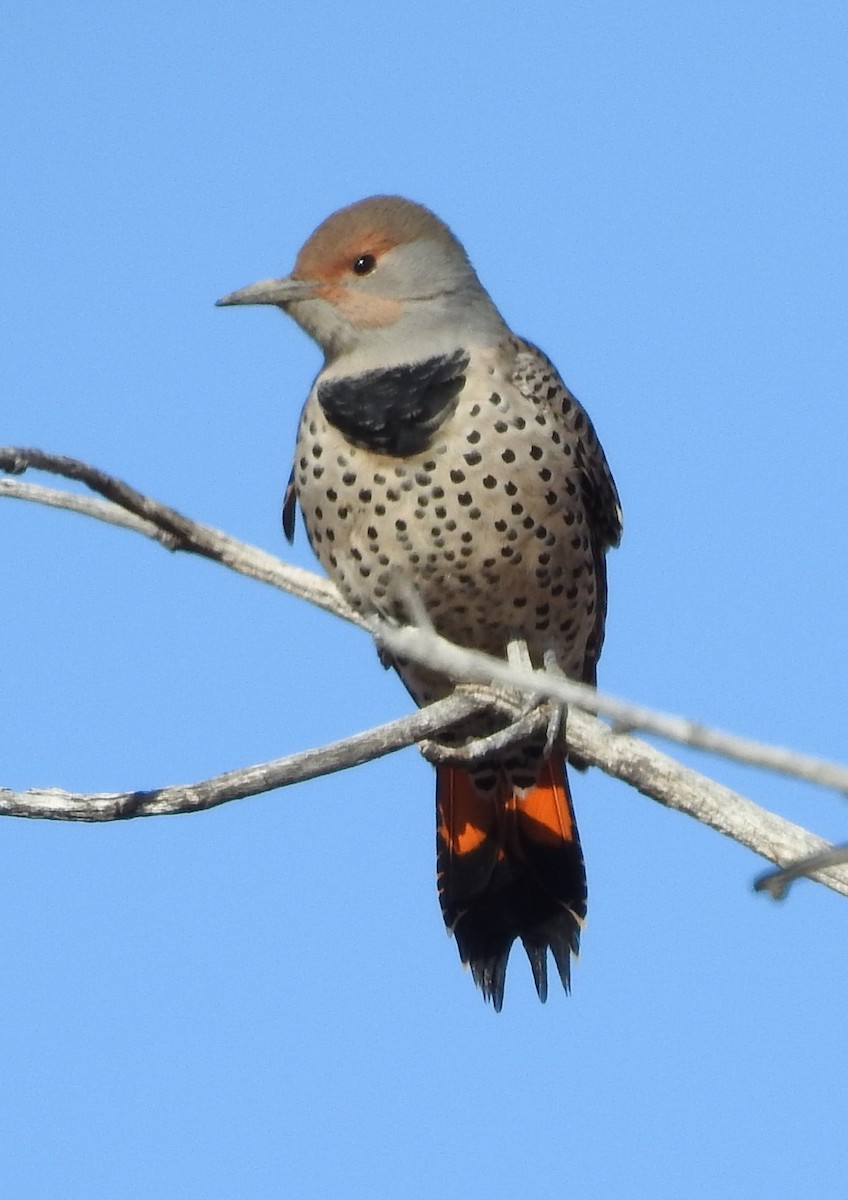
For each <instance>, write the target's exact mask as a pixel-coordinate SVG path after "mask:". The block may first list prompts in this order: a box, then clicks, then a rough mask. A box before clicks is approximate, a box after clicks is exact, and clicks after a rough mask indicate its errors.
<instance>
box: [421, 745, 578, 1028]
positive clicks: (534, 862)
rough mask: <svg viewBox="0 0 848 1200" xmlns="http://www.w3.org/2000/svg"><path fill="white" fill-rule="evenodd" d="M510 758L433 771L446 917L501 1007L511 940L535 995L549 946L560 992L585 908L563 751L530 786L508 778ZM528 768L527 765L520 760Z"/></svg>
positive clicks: (542, 990) (536, 769)
mask: <svg viewBox="0 0 848 1200" xmlns="http://www.w3.org/2000/svg"><path fill="white" fill-rule="evenodd" d="M515 762H516V760H514V759H508V760H506V762H504V763H482V764H479V765H478V766H476V767H474V768H473V769H471V770H469V769H467V768H463V767H448V766H442V767H439V768H438V769H437V775H436V805H437V816H438V829H437V838H436V841H437V864H438V865H437V869H438V884H439V900H440V902H441V906H442V912H443V914H444V918H445V923H446V925H447V926H448V929H449V930H450V931H451V932H452V933H453V934H454V936H455V938H456V942H457V947H458V949H459V953H460V957H461V958H462V961H463V962H464V963H468V964H469V965H470V967H471V972H472V974H473V976H474V982H475V983H476V984H477V985H478V987H479V988H480V989H481V990H482V992H483V994H484V996H485V997H486V999H487V1000H491V1001H492V1003H493V1004H494V1007H495V1008H496V1009H497V1010H498V1011H500V1009H501V1006H502V1004H503V992H504V980H505V977H506V966H507V960H508V958H509V952H510V949H511V947H512V943H513V942H514V941H515V939H516V938H517V937H520V938H521V940H522V942H523V943H524V948H525V950H526V952H527V956H528V958H529V959H530V965H531V967H532V970H533V979H534V982H535V984H536V991H537V992H538V994H539V998H540V1000H542V1001H544V1000H545V999H546V997H547V990H548V982H547V955H548V948H550V949H551V951H552V953H553V956H554V960H555V962H556V965H557V969H558V971H559V976H560V979H561V980H562V983H563V986H564V987H565V989H566V991H568V988H569V978H570V956H571V955H572V954H576V953H577V950H578V945H579V940H580V926H581V924H582V921H583V918H584V917H585V915H586V874H585V870H584V867H583V854H582V851H581V849H580V838H579V835H578V832H577V825H576V823H575V820H574V810H573V808H572V804H571V795H570V792H569V788H568V781H567V779H566V774H565V761H564V758H563V756H562V754H560V753H558V752H554V754H552V755H551V756H550V758H548V759H546V760H545V761H543V762H542V763H541V766H539V765H538V756H536V758H535V761H533V774H534V775H535V776H536V782H535V785H534V786H531V787H529V788H521V787H518V786H516V785H515V784H514V783H513V781H512V775H511V771H510V768H512V767H513V766H514V764H515ZM518 765H519V766H521V767H523V769H524V773H525V775H526V769H527V764H526V763H521V762H519V764H518Z"/></svg>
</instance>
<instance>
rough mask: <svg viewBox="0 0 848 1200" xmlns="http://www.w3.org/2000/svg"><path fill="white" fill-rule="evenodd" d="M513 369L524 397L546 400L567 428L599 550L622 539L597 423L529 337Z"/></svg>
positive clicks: (521, 344) (615, 491)
mask: <svg viewBox="0 0 848 1200" xmlns="http://www.w3.org/2000/svg"><path fill="white" fill-rule="evenodd" d="M517 346H518V352H517V354H516V358H515V366H514V370H513V382H514V383H515V386H516V387H517V388H518V389H519V391H521V392H522V393H523V394H524V395H525V396H527V397H528V399H531V400H533V401H535V402H542V403H545V404H546V405H547V406H548V408H549V409H550V411H551V412H552V413H554V414H555V417H556V419H557V421H558V422H559V423H560V424H561V425H562V426H564V427H565V429H566V430H567V431H568V435H569V442H570V444H571V445H572V446H573V453H574V460H575V463H576V465H577V466H578V467H579V469H580V474H581V478H582V482H583V499H584V503H585V505H586V510H587V514H588V517H589V523H590V527H591V529H592V531H593V533H594V536H595V540H596V541H597V542H598V548H599V549H600V550H601V551H604V550H608V549H609V548H610V547H612V546H617V545H618V543H619V542H620V541H621V532H622V520H621V504H620V502H619V498H618V489H617V488H616V486H615V481H614V480H613V477H612V472H611V471H610V469H609V464H608V463H607V459H606V455H605V454H604V451H603V448H602V447H601V443H600V442H599V441H598V435H597V434H596V433H595V427H594V426H593V424H592V422H591V421H590V420H589V416H588V414H587V412H586V410H585V409H584V408H583V406H582V404H581V403H580V402H579V400H577V399H576V398H575V397H574V396H573V395H572V394H571V392H570V391H569V390H568V388H567V387H566V386H565V384H564V383H563V381H562V379H561V378H560V376H559V372H558V371H557V369H556V367H555V366H554V365H553V363H552V362H551V360H550V359H549V358H548V357H547V355H546V354H544V353H543V352H542V351H541V350H540V349H539V348H538V347H537V346H534V345H533V344H532V343H531V342H526V341H523V340H520V341H518V343H517Z"/></svg>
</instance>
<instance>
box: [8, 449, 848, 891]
mask: <svg viewBox="0 0 848 1200" xmlns="http://www.w3.org/2000/svg"><path fill="white" fill-rule="evenodd" d="M28 467H35V468H37V469H40V470H48V471H52V472H53V473H55V474H60V475H63V476H65V477H67V478H70V479H74V480H78V481H81V482H83V483H85V484H87V485H88V486H89V487H91V488H92V489H93V490H95V491H97V492H99V493H100V495H101V496H103V497H105V499H97V498H92V497H86V496H81V495H78V494H76V493H67V492H60V491H57V490H55V489H50V488H43V487H40V486H38V485H34V484H26V483H22V482H20V481H17V480H5V481H0V496H3V495H6V496H9V497H11V498H17V499H26V500H30V501H35V502H37V503H43V504H49V505H52V506H55V507H62V508H67V509H69V510H71V511H75V512H80V513H82V514H84V515H87V516H92V517H96V518H97V519H99V520H104V521H108V522H111V523H113V524H117V525H121V526H122V527H124V528H128V529H132V530H134V531H135V532H138V533H142V534H144V535H145V536H147V537H151V538H154V539H155V540H156V541H158V542H160V543H161V544H163V545H165V546H167V547H168V548H170V549H174V550H184V551H188V552H190V553H196V554H200V555H203V556H204V557H207V558H211V559H213V560H215V561H217V562H220V563H222V564H223V565H225V566H228V567H230V568H231V569H232V570H235V571H238V572H239V573H241V574H243V575H246V576H248V577H250V578H254V579H258V580H260V581H262V582H265V583H269V584H272V585H273V586H275V587H277V588H280V589H281V590H283V591H287V592H291V593H292V594H294V595H297V596H300V597H302V598H303V599H306V600H310V601H312V602H313V603H315V604H317V605H319V607H321V608H324V609H326V610H327V611H329V612H332V613H335V614H336V615H338V616H341V617H343V618H344V619H346V620H349V621H352V622H354V623H355V624H358V625H360V626H365V627H366V628H369V629H370V630H371V632H372V634H373V635H374V637H375V639H376V640H377V642H378V643H379V644H380V645H381V646H383V647H384V648H386V649H388V650H389V651H390V652H391V653H393V654H398V655H401V656H403V657H407V658H412V659H416V660H418V661H422V662H424V663H425V664H426V665H428V666H429V667H431V668H434V669H436V670H437V671H440V672H442V673H443V674H445V675H446V676H447V677H449V678H453V679H456V680H461V681H462V680H472V681H474V680H476V681H479V682H480V683H482V684H486V685H490V686H487V687H486V688H485V689H484V688H479V687H478V688H476V689H475V688H474V687H473V686H470V685H466V686H463V687H460V688H458V690H457V691H456V692H455V693H454V694H453V695H452V696H450V697H449V698H447V699H446V700H443V701H439V702H438V703H437V704H435V705H432V706H430V707H429V708H427V709H424V710H421V711H419V712H417V713H415V714H413V715H412V716H409V717H406V718H403V719H402V720H400V721H395V722H391V723H390V724H389V725H385V726H381V727H380V728H378V729H375V730H372V731H370V732H368V733H362V734H358V735H356V736H355V737H352V738H347V739H344V740H343V741H342V742H338V743H334V744H333V745H331V746H326V747H324V748H323V749H320V750H309V751H304V752H303V753H301V754H295V755H290V756H288V757H287V758H284V759H279V760H277V761H275V762H272V763H266V764H262V765H260V766H256V767H249V768H245V769H244V770H241V771H233V772H229V773H227V774H226V775H221V776H218V777H216V778H215V779H211V780H205V781H203V782H201V783H197V784H191V785H187V786H185V787H166V788H161V789H158V790H155V791H150V792H123V793H103V794H96V795H75V794H72V793H68V792H63V791H60V790H58V789H42V790H33V791H28V792H24V793H13V792H10V791H5V790H0V814H6V815H14V816H27V817H48V818H53V819H58V820H83V821H98V820H115V819H120V818H126V817H133V816H151V815H154V814H159V813H175V812H191V811H195V810H197V809H202V808H210V807H213V806H214V805H217V804H222V803H225V802H227V801H229V800H233V799H238V798H241V797H245V796H248V795H255V794H257V793H259V792H263V791H268V790H271V789H273V788H277V787H281V786H284V785H286V784H288V783H292V782H297V781H300V780H304V779H309V778H312V777H314V776H316V775H321V774H326V773H328V772H331V771H336V770H340V769H342V768H343V767H347V766H352V765H354V764H356V763H360V762H364V761H366V760H368V759H370V758H374V757H378V756H380V755H382V754H386V753H389V752H390V751H391V750H393V749H397V748H399V747H401V746H405V745H409V744H410V743H412V742H414V741H419V740H421V739H426V738H431V737H433V736H434V735H436V734H438V733H440V732H442V731H444V730H445V729H447V728H449V727H450V726H451V725H453V724H455V722H456V721H457V720H459V719H461V718H462V717H464V716H467V715H468V714H469V713H470V712H472V711H475V710H476V709H478V708H479V707H480V706H481V705H482V706H485V707H495V708H497V709H499V711H501V712H503V713H505V714H507V715H510V716H512V717H513V718H516V719H518V725H517V727H516V729H515V730H514V731H513V733H512V735H504V734H498V735H495V736H496V737H497V738H498V739H499V741H498V744H500V742H501V741H502V740H503V737H504V736H515V735H516V733H521V732H524V733H526V728H525V726H526V725H527V720H525V719H524V718H525V717H526V715H527V714H526V704H527V702H526V699H525V700H521V699H520V698H519V696H518V695H517V693H523V694H524V695H525V696H526V695H530V696H534V697H542V696H543V697H547V698H549V699H552V700H554V701H559V702H565V703H567V704H569V705H570V706H571V708H570V711H569V716H568V748H569V749H570V750H571V752H572V753H573V754H574V755H575V756H576V757H578V758H580V759H582V760H583V761H585V762H586V763H589V764H593V765H596V766H599V767H600V768H601V769H602V770H604V771H606V772H607V773H608V774H610V775H613V776H615V777H616V778H619V779H622V780H624V781H626V782H628V783H630V784H632V785H633V786H634V787H636V788H637V789H638V790H639V791H641V792H643V793H644V794H645V795H647V796H650V797H652V798H653V799H655V800H658V801H659V802H660V803H662V804H665V805H667V806H668V807H671V808H676V809H678V810H679V811H681V812H686V813H688V814H689V815H691V816H694V817H695V818H696V819H697V820H699V821H702V822H703V823H705V824H708V825H710V826H711V827H712V828H714V829H717V830H719V831H720V832H722V833H724V834H726V835H727V836H729V837H731V838H733V839H734V840H736V841H738V842H740V843H742V844H743V845H745V846H748V847H749V848H750V849H752V850H754V851H756V852H757V853H759V854H762V855H763V856H764V857H766V858H768V859H770V860H771V861H772V862H775V863H777V864H780V865H781V866H787V865H788V869H787V870H785V871H782V872H778V873H777V874H771V875H769V876H767V877H765V878H764V879H763V880H762V881H760V882H759V883H758V887H760V888H763V889H767V890H771V891H772V892H773V894H775V895H779V894H781V889H785V887H786V885H787V884H788V882H789V880H791V879H793V878H796V877H798V876H799V875H801V874H811V875H813V877H814V878H816V879H818V880H820V882H822V883H826V884H827V886H829V887H832V888H834V889H835V890H836V891H839V892H841V893H843V894H846V895H848V867H846V866H845V865H844V857H843V852H836V851H834V848H833V847H830V846H828V845H827V844H826V843H825V842H823V841H822V840H821V839H819V838H816V837H814V836H813V835H812V834H810V833H808V832H807V831H806V830H803V829H801V828H799V827H798V826H796V825H793V824H792V823H791V822H788V821H784V820H783V819H782V818H780V817H777V816H776V815H775V814H773V813H770V812H768V811H767V810H765V809H761V808H759V807H758V806H757V805H755V804H752V803H751V801H749V800H747V799H745V798H744V797H742V796H740V795H738V794H737V793H735V792H732V791H731V790H730V789H728V788H724V787H722V786H721V785H720V784H717V783H715V782H714V781H712V780H710V779H707V778H706V777H705V776H703V775H700V774H698V773H697V772H695V771H692V770H690V769H688V768H685V767H683V766H681V765H680V764H679V763H677V762H675V761H674V760H673V759H671V758H669V757H668V756H667V755H664V754H662V753H661V752H660V751H658V750H656V749H654V748H653V747H651V746H648V745H647V744H646V743H644V742H641V741H638V740H637V739H635V738H633V737H631V736H629V734H627V733H625V732H623V731H622V729H623V728H624V729H627V730H630V729H642V730H645V731H648V732H651V733H654V734H656V735H658V736H661V737H665V738H668V739H670V740H673V741H677V742H682V743H683V744H686V745H689V746H694V747H698V748H701V749H705V750H710V751H712V752H714V753H718V754H722V755H724V756H725V757H729V758H733V759H736V760H738V761H741V762H745V763H749V764H751V765H757V766H763V767H768V768H770V769H772V770H777V771H781V772H782V773H784V774H789V775H793V776H795V777H797V778H802V779H806V780H808V781H810V782H813V783H818V784H821V785H824V786H829V787H834V788H837V789H838V790H840V791H848V769H846V768H845V767H842V766H839V765H837V764H834V763H829V762H826V761H824V760H820V759H817V758H812V757H811V756H808V755H797V754H794V753H792V752H790V751H787V750H785V749H783V748H780V747H774V746H767V745H763V744H762V743H758V742H753V741H749V740H748V739H744V738H738V737H735V736H734V735H731V734H726V733H722V732H720V731H718V730H712V729H707V728H705V727H704V726H702V725H699V724H697V723H695V722H690V721H685V720H682V719H681V718H678V717H673V716H669V715H667V714H662V713H656V712H653V711H651V710H648V709H645V708H642V707H639V706H636V705H632V704H629V703H626V702H624V701H621V700H618V699H615V698H614V697H610V696H605V695H604V694H602V693H599V692H597V691H595V689H593V688H589V687H587V686H585V685H583V684H579V683H575V682H573V681H571V680H567V679H564V678H562V677H560V676H558V675H556V674H555V673H552V672H546V671H533V670H530V669H529V668H528V667H527V666H526V665H521V664H520V663H518V664H517V663H508V662H506V661H504V660H500V659H495V658H490V657H488V656H486V655H483V654H480V653H478V652H476V651H471V650H466V649H463V648H461V647H459V646H454V645H452V644H451V643H449V642H447V641H445V640H444V639H443V638H441V637H439V636H438V635H437V634H436V633H435V631H434V630H433V629H432V627H430V628H415V629H414V628H411V627H403V628H399V627H396V626H393V625H391V624H389V623H388V622H385V621H380V620H372V621H368V622H366V621H364V620H362V618H361V617H359V616H358V615H357V614H356V613H354V612H353V611H352V610H351V609H350V608H349V606H347V605H346V604H345V603H344V601H343V600H342V599H341V597H340V596H339V594H338V593H337V592H336V589H335V588H334V586H333V585H332V584H331V583H329V582H328V581H327V580H323V579H321V578H319V577H318V576H315V575H313V574H311V573H310V572H308V571H303V570H301V569H299V568H296V567H291V566H287V565H286V564H284V563H282V562H281V561H280V560H279V559H277V558H275V557H274V556H273V555H270V554H267V553H266V552H264V551H263V550H260V549H259V548H257V547H255V546H249V545H247V544H245V543H243V542H240V541H238V540H237V539H235V538H231V537H229V536H228V535H226V534H224V533H222V532H221V531H219V530H216V529H213V528H211V527H209V526H205V525H201V524H199V523H198V522H195V521H191V520H189V519H188V518H187V517H184V516H183V515H182V514H181V513H178V512H176V510H174V509H171V508H168V507H167V506H165V505H161V504H159V503H158V502H156V501H154V500H151V499H150V498H149V497H146V496H143V495H142V494H141V493H139V492H137V491H135V489H133V488H130V487H129V486H128V485H127V484H124V483H122V482H121V481H120V480H116V479H114V478H113V477H112V476H108V475H105V474H104V473H103V472H100V471H96V470H94V469H93V468H91V467H88V466H87V465H86V464H84V463H80V462H78V461H77V460H74V459H68V458H64V457H60V456H54V455H46V454H43V453H41V452H39V451H31V450H20V449H16V448H6V449H0V469H5V470H7V471H11V472H13V473H16V474H20V473H21V472H23V471H24V470H26V469H27V468H28ZM504 687H506V688H507V689H509V690H508V691H506V692H505V691H504V690H503V689H504ZM580 709H584V710H586V711H580ZM590 712H597V713H602V714H604V715H606V716H608V717H611V718H612V719H613V720H614V721H615V722H616V728H614V729H610V728H609V727H608V726H606V725H604V724H603V723H602V722H600V721H597V720H596V719H595V718H594V717H592V716H589V715H588V714H589V713H590ZM527 719H529V720H533V719H535V718H527ZM479 751H480V746H479V745H478V746H477V747H476V750H475V747H473V746H472V747H469V748H468V749H467V750H466V751H460V752H459V753H460V754H463V753H464V754H465V756H466V757H468V756H471V755H473V754H474V753H479ZM433 754H434V757H436V756H437V755H436V751H435V748H433ZM799 860H802V861H799Z"/></svg>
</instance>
